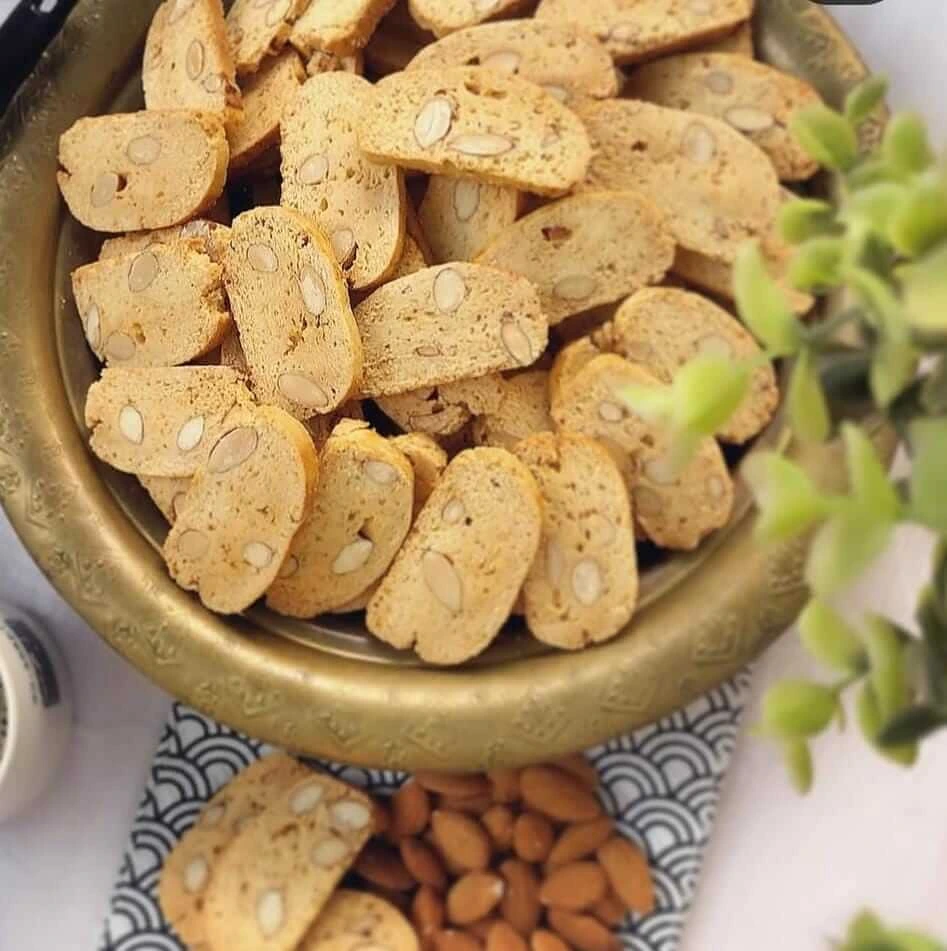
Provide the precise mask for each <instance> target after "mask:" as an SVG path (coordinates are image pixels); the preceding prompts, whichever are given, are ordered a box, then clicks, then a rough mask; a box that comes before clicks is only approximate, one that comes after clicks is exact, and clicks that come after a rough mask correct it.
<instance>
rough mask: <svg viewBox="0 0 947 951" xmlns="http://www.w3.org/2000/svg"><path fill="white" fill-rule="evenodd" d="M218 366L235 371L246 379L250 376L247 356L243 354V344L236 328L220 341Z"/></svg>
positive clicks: (232, 328)
mask: <svg viewBox="0 0 947 951" xmlns="http://www.w3.org/2000/svg"><path fill="white" fill-rule="evenodd" d="M220 365H221V366H222V367H230V368H231V369H233V370H237V371H238V372H239V373H241V374H243V376H245V377H247V378H249V376H250V368H249V367H248V366H247V355H246V354H245V353H244V352H243V344H242V343H240V334H239V333H238V332H237V328H236V326H233V327H231V328H230V330H229V331H228V332H227V335H226V336H225V337H224V339H223V340H221V341H220Z"/></svg>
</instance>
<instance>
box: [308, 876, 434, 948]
mask: <svg viewBox="0 0 947 951" xmlns="http://www.w3.org/2000/svg"><path fill="white" fill-rule="evenodd" d="M366 945H367V946H369V947H373V948H379V949H380V948H385V949H386V951H418V935H417V932H416V931H415V930H414V927H413V926H412V925H411V923H410V922H409V921H408V920H407V919H406V918H405V917H404V915H402V914H401V912H400V911H398V909H397V908H395V907H394V905H391V904H389V903H388V902H386V901H384V900H383V899H381V898H379V897H378V896H377V895H371V894H369V893H368V892H356V891H350V890H349V889H345V888H340V889H339V890H338V891H337V892H336V893H335V894H334V895H333V896H332V897H331V898H330V899H329V902H328V904H327V905H326V906H325V908H324V909H323V910H322V912H321V913H320V915H319V917H318V918H317V919H316V923H315V924H314V925H313V926H312V928H310V929H309V932H308V933H307V934H306V937H305V938H303V940H302V943H301V944H300V945H299V947H298V948H297V949H296V951H356V949H358V948H361V947H364V946H366Z"/></svg>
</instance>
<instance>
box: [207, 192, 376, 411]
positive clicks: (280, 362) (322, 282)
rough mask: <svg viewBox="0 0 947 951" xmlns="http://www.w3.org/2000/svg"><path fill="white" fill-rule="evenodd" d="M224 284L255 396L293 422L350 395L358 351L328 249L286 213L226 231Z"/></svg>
mask: <svg viewBox="0 0 947 951" xmlns="http://www.w3.org/2000/svg"><path fill="white" fill-rule="evenodd" d="M224 276H225V280H226V284H227V292H228V294H229V297H230V305H231V307H232V308H233V313H234V320H235V321H236V323H237V328H238V330H239V331H240V342H241V344H242V345H243V351H244V353H245V354H246V358H247V364H248V365H249V367H250V372H251V383H252V388H253V391H254V393H255V394H256V396H257V398H258V399H259V400H260V402H262V403H271V404H273V405H276V406H280V407H282V408H284V409H286V410H287V411H288V412H290V413H292V414H293V415H294V416H296V417H298V418H299V419H308V418H309V417H310V416H315V415H317V414H325V413H329V412H331V411H332V410H334V409H335V408H336V407H338V406H340V405H341V404H342V403H344V402H346V400H348V399H349V398H350V397H351V396H353V395H354V393H355V391H356V390H357V388H358V385H359V381H360V379H361V371H362V347H361V343H360V342H359V334H358V328H357V327H356V325H355V320H354V318H353V317H352V310H351V307H350V306H349V297H348V290H347V289H346V287H345V282H344V281H343V279H342V272H341V271H340V270H339V265H338V263H337V261H336V258H335V254H334V253H333V251H332V248H331V246H330V245H329V242H328V241H327V240H326V238H325V237H323V235H322V232H321V231H319V229H318V228H317V227H316V226H315V225H314V224H313V223H312V222H310V221H308V220H307V219H306V218H303V217H302V216H301V215H299V214H297V213H296V212H293V211H290V210H289V209H286V208H272V207H271V208H256V209H254V210H253V211H248V212H246V213H244V214H242V215H240V216H239V217H238V218H237V219H236V220H235V221H234V223H233V237H232V239H231V242H230V248H229V250H228V252H227V255H226V258H225V262H224Z"/></svg>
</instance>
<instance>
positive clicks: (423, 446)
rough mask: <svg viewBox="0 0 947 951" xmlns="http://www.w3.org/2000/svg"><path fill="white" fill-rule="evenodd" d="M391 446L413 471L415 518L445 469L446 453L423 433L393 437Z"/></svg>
mask: <svg viewBox="0 0 947 951" xmlns="http://www.w3.org/2000/svg"><path fill="white" fill-rule="evenodd" d="M391 444H392V445H393V446H394V447H395V448H396V449H397V450H398V451H399V452H402V453H404V455H405V457H406V458H407V460H408V462H410V463H411V468H412V469H414V515H415V516H417V514H418V512H420V511H421V509H422V508H424V506H425V504H426V503H427V500H428V499H429V498H430V497H431V493H432V492H433V491H434V486H436V485H437V483H438V480H439V479H440V478H441V476H442V475H443V474H444V470H445V469H446V468H447V453H446V452H445V451H444V450H443V449H442V448H441V447H440V446H439V445H438V444H437V443H436V442H435V441H434V440H433V439H432V438H431V437H430V436H428V435H426V434H425V433H405V434H404V435H403V436H395V437H394V439H392V440H391Z"/></svg>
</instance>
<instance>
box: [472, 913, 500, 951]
mask: <svg viewBox="0 0 947 951" xmlns="http://www.w3.org/2000/svg"><path fill="white" fill-rule="evenodd" d="M499 920H500V919H499V918H495V917H494V916H493V915H490V917H489V918H481V919H480V920H479V921H475V922H474V923H473V924H472V925H467V934H469V935H472V936H473V937H474V938H476V939H477V940H478V941H479V942H481V944H486V942H487V938H488V937H489V935H490V930H491V929H492V928H493V926H494V925H495V924H496V923H497V922H498V921H499Z"/></svg>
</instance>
